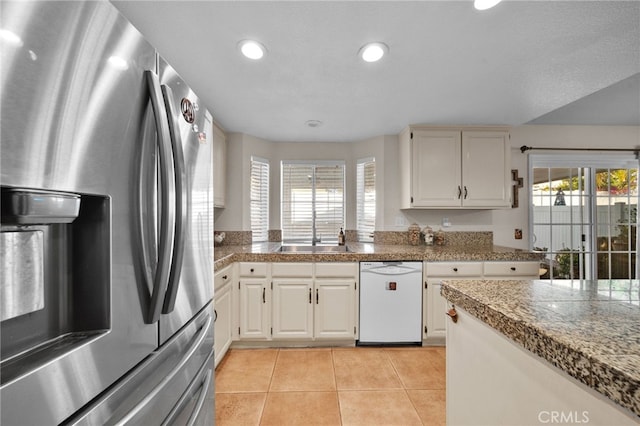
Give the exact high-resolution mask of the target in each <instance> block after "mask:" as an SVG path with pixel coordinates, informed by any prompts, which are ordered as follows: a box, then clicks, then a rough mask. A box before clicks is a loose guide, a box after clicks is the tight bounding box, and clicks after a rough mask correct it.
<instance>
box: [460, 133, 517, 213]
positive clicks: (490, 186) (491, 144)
mask: <svg viewBox="0 0 640 426" xmlns="http://www.w3.org/2000/svg"><path fill="white" fill-rule="evenodd" d="M510 154H511V144H510V141H509V136H508V133H507V132H480V131H478V132H472V131H467V132H463V133H462V188H463V194H462V198H463V201H462V205H463V206H466V207H511V170H510V167H511V166H510V159H511V155H510Z"/></svg>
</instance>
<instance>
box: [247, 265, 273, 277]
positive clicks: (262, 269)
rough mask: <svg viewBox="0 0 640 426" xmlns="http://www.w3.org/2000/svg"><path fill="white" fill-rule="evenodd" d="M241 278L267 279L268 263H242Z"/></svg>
mask: <svg viewBox="0 0 640 426" xmlns="http://www.w3.org/2000/svg"><path fill="white" fill-rule="evenodd" d="M240 276H241V277H266V276H267V264H266V263H245V262H243V263H240Z"/></svg>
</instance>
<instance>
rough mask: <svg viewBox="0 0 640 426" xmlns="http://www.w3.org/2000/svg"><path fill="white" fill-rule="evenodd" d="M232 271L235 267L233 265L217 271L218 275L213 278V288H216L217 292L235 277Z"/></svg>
mask: <svg viewBox="0 0 640 426" xmlns="http://www.w3.org/2000/svg"><path fill="white" fill-rule="evenodd" d="M232 272H233V269H232V267H231V266H227V267H226V268H224V269H222V270H221V271H218V272H216V275H215V277H214V278H213V283H214V286H213V288H214V289H215V291H216V293H217V292H218V290H219V289H221V288H222V287H224V286H225V285H227V284H228V283H230V282H231V280H232V279H233V273H232Z"/></svg>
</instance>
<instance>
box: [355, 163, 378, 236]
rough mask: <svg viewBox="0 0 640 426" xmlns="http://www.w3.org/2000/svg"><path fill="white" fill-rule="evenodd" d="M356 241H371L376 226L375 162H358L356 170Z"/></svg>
mask: <svg viewBox="0 0 640 426" xmlns="http://www.w3.org/2000/svg"><path fill="white" fill-rule="evenodd" d="M356 174H357V177H356V193H357V203H356V204H357V217H356V230H357V231H358V241H373V231H374V230H375V226H376V160H375V158H364V159H362V160H358V164H357V170H356Z"/></svg>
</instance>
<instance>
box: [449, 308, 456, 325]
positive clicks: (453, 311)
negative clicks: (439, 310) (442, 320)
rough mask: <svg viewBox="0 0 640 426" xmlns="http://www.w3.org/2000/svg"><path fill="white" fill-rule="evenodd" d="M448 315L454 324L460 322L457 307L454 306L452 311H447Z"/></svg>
mask: <svg viewBox="0 0 640 426" xmlns="http://www.w3.org/2000/svg"><path fill="white" fill-rule="evenodd" d="M447 315H449V318H451V321H453V322H454V324H455V323H457V322H458V313H457V312H456V307H455V306H452V307H451V309H449V310H448V311H447Z"/></svg>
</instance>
